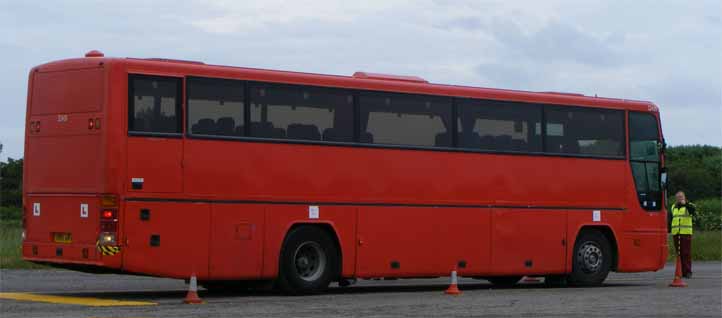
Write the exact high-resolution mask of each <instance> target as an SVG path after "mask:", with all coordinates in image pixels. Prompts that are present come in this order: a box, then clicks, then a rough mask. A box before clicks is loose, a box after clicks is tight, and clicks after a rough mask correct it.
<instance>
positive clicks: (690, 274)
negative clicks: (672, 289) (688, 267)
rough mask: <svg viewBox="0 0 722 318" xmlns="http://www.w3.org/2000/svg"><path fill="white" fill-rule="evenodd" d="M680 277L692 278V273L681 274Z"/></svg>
mask: <svg viewBox="0 0 722 318" xmlns="http://www.w3.org/2000/svg"><path fill="white" fill-rule="evenodd" d="M682 277H684V278H692V273H687V274H683V275H682Z"/></svg>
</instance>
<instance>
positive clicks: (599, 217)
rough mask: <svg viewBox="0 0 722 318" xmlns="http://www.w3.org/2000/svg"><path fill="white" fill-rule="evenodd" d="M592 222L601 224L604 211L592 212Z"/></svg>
mask: <svg viewBox="0 0 722 318" xmlns="http://www.w3.org/2000/svg"><path fill="white" fill-rule="evenodd" d="M592 221H594V222H601V221H602V211H600V210H594V211H592Z"/></svg>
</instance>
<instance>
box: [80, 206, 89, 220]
mask: <svg viewBox="0 0 722 318" xmlns="http://www.w3.org/2000/svg"><path fill="white" fill-rule="evenodd" d="M80 217H81V218H87V217H88V204H87V203H81V204H80Z"/></svg>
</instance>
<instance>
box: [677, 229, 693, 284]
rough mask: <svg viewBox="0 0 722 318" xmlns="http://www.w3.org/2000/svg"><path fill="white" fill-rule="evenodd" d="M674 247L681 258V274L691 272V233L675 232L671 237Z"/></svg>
mask: <svg viewBox="0 0 722 318" xmlns="http://www.w3.org/2000/svg"><path fill="white" fill-rule="evenodd" d="M672 240H673V241H674V249H675V250H676V251H677V255H679V256H680V258H681V259H682V260H681V261H682V262H681V263H682V275H687V274H689V273H691V272H692V235H689V234H677V235H674V236H673V237H672Z"/></svg>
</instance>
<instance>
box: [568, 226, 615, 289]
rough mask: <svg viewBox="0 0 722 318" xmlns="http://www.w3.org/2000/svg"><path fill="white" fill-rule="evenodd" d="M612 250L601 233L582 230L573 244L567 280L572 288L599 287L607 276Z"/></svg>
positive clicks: (592, 230)
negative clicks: (570, 271) (570, 267)
mask: <svg viewBox="0 0 722 318" xmlns="http://www.w3.org/2000/svg"><path fill="white" fill-rule="evenodd" d="M611 263H612V248H611V245H610V243H609V240H607V237H606V236H605V235H604V234H602V233H601V232H599V231H597V230H594V229H588V230H583V231H582V232H581V233H580V234H579V236H578V237H577V241H576V243H574V255H573V258H572V273H571V274H570V275H569V276H568V278H567V280H568V283H569V285H572V286H599V285H601V284H602V282H604V280H605V279H606V278H607V275H608V274H609V270H610V268H611Z"/></svg>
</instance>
